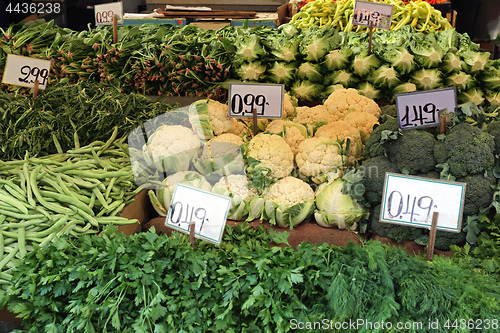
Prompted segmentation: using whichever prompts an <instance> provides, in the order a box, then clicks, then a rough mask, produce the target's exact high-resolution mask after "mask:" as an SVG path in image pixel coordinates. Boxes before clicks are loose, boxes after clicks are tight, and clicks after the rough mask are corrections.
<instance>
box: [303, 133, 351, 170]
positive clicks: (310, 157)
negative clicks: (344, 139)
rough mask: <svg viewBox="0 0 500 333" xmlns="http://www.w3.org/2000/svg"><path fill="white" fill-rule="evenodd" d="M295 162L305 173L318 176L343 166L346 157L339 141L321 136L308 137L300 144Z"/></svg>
mask: <svg viewBox="0 0 500 333" xmlns="http://www.w3.org/2000/svg"><path fill="white" fill-rule="evenodd" d="M295 162H296V163H297V166H298V167H299V171H300V172H301V173H302V174H303V175H306V176H309V177H318V176H320V175H321V174H326V173H328V172H331V171H334V170H336V169H337V168H339V167H342V166H343V164H344V158H343V156H342V155H341V147H340V145H339V144H338V142H337V141H334V140H331V139H330V138H327V137H319V138H309V139H306V140H304V141H303V142H302V143H301V144H300V145H299V151H298V153H297V155H296V156H295Z"/></svg>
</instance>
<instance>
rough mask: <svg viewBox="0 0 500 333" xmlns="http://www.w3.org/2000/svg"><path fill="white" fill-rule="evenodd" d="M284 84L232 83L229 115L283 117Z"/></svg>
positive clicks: (230, 86)
mask: <svg viewBox="0 0 500 333" xmlns="http://www.w3.org/2000/svg"><path fill="white" fill-rule="evenodd" d="M283 93H284V88H283V85H282V84H254V83H237V84H236V83H232V84H230V85H229V116H230V117H249V118H252V115H253V109H255V110H256V111H257V118H281V115H282V112H283Z"/></svg>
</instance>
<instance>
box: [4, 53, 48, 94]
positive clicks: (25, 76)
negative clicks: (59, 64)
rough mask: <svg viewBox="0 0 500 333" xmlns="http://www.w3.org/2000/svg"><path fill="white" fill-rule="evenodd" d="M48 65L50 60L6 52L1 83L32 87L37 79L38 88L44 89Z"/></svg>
mask: <svg viewBox="0 0 500 333" xmlns="http://www.w3.org/2000/svg"><path fill="white" fill-rule="evenodd" d="M50 66H51V61H50V60H43V59H37V58H32V57H23V56H18V55H14V54H8V55H7V62H6V64H5V71H4V74H3V79H2V83H5V84H13V85H16V86H21V87H29V88H33V87H34V86H35V81H36V80H38V89H45V87H46V86H47V82H48V78H49V72H50Z"/></svg>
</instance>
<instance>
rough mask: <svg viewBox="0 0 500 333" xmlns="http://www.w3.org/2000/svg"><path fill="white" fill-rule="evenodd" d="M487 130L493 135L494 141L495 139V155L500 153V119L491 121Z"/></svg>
mask: <svg viewBox="0 0 500 333" xmlns="http://www.w3.org/2000/svg"><path fill="white" fill-rule="evenodd" d="M486 131H487V132H488V133H489V134H491V135H492V136H493V141H495V155H500V120H494V121H492V122H491V123H489V124H488V127H487V128H486Z"/></svg>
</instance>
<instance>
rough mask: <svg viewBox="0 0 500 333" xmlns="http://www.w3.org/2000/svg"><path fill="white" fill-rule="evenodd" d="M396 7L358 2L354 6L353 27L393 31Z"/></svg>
mask: <svg viewBox="0 0 500 333" xmlns="http://www.w3.org/2000/svg"><path fill="white" fill-rule="evenodd" d="M393 10H394V6H392V5H387V4H383V3H373V2H367V1H356V4H355V5H354V15H353V17H352V24H353V25H364V26H367V27H369V26H370V24H371V25H372V27H373V28H378V29H385V30H390V29H391V22H392V13H393Z"/></svg>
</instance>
